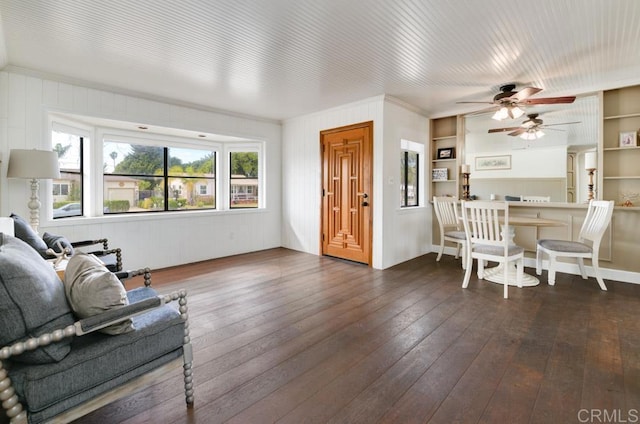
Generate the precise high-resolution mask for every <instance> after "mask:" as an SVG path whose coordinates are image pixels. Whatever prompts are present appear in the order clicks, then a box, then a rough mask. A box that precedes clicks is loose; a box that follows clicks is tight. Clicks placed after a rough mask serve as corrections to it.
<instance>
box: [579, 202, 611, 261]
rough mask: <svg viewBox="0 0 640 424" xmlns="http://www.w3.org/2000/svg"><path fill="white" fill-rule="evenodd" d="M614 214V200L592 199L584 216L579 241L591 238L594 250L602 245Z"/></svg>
mask: <svg viewBox="0 0 640 424" xmlns="http://www.w3.org/2000/svg"><path fill="white" fill-rule="evenodd" d="M612 214H613V200H591V201H590V202H589V209H587V216H586V217H585V218H584V222H583V223H582V228H581V229H580V235H579V236H578V241H584V240H591V241H592V242H593V246H594V250H595V248H596V247H597V246H599V245H600V240H601V239H602V235H603V234H604V232H605V231H606V230H607V226H608V225H609V222H611V215H612Z"/></svg>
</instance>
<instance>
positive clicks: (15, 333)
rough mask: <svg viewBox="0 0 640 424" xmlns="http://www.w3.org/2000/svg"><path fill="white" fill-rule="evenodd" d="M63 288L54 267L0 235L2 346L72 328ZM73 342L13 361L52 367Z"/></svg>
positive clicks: (29, 249)
mask: <svg viewBox="0 0 640 424" xmlns="http://www.w3.org/2000/svg"><path fill="white" fill-rule="evenodd" d="M73 322H74V317H73V314H72V312H71V309H70V308H69V305H68V304H67V300H66V297H65V294H64V286H63V285H62V282H60V279H59V278H58V275H57V274H56V272H55V271H54V269H53V266H52V265H51V264H50V263H49V262H47V261H45V260H44V259H42V258H41V257H40V256H39V255H38V253H36V251H35V250H33V249H32V248H31V247H30V246H28V245H27V244H26V243H25V242H23V241H22V240H20V239H18V238H15V237H11V236H9V235H7V234H0V346H4V345H7V344H11V343H13V342H16V341H20V340H24V339H26V338H30V337H37V336H40V335H42V334H44V333H48V332H50V331H53V330H55V329H62V328H64V327H66V326H68V325H71V324H73ZM70 343H71V338H67V339H64V340H62V341H60V342H57V343H52V344H50V345H48V346H44V347H40V348H38V349H36V350H34V351H30V352H24V353H23V354H21V355H17V356H14V357H12V358H11V359H12V360H14V361H20V362H27V363H49V362H56V361H59V360H61V359H62V358H64V357H65V356H66V355H67V354H68V353H69V344H70Z"/></svg>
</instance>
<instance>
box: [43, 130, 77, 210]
mask: <svg viewBox="0 0 640 424" xmlns="http://www.w3.org/2000/svg"><path fill="white" fill-rule="evenodd" d="M83 139H84V138H83V137H81V136H78V135H75V134H69V133H67V132H64V131H57V130H54V131H53V132H52V134H51V141H52V142H51V144H52V150H53V151H55V152H56V153H57V154H58V163H59V166H60V179H55V180H53V181H52V188H53V196H52V201H53V205H52V207H53V218H54V219H57V218H64V217H69V216H81V215H82V210H83V207H82V143H83Z"/></svg>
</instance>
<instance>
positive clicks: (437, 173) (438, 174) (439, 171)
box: [431, 168, 449, 181]
mask: <svg viewBox="0 0 640 424" xmlns="http://www.w3.org/2000/svg"><path fill="white" fill-rule="evenodd" d="M431 179H432V180H433V181H447V180H448V179H449V170H448V169H447V168H433V170H432V171H431Z"/></svg>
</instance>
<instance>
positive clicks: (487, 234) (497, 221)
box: [462, 201, 524, 299]
mask: <svg viewBox="0 0 640 424" xmlns="http://www.w3.org/2000/svg"><path fill="white" fill-rule="evenodd" d="M462 222H463V224H464V231H465V234H466V238H467V243H466V249H467V252H466V255H465V256H466V259H467V264H466V272H465V273H464V280H463V282H462V287H463V288H465V289H466V288H467V286H468V285H469V279H470V278H471V268H472V267H473V259H474V258H476V259H478V278H479V279H481V280H482V279H484V262H485V261H493V262H498V263H500V264H502V265H503V269H504V277H503V282H504V298H505V299H507V298H508V296H509V267H508V266H507V265H508V264H509V262H512V261H516V284H517V286H518V287H522V276H523V273H524V248H522V247H520V246H517V245H513V244H509V238H508V237H503V236H502V233H503V230H502V229H503V228H508V227H509V202H496V201H489V202H483V201H473V202H465V201H462Z"/></svg>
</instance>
